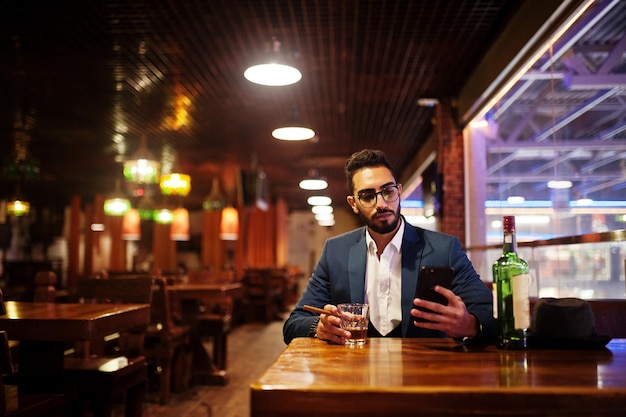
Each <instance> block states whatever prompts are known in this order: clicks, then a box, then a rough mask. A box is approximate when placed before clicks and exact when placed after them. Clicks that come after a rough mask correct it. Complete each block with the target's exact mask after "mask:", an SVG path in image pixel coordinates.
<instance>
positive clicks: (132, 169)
mask: <svg viewBox="0 0 626 417" xmlns="http://www.w3.org/2000/svg"><path fill="white" fill-rule="evenodd" d="M160 168H161V163H160V162H159V161H158V160H157V159H156V158H155V157H154V155H153V154H152V153H151V152H150V150H149V149H148V146H147V139H146V136H145V135H143V136H141V142H140V144H139V149H137V151H136V152H135V153H134V154H133V155H132V157H131V158H130V159H128V160H126V161H124V178H126V180H127V181H130V182H134V183H137V184H155V183H157V182H158V180H159V170H160Z"/></svg>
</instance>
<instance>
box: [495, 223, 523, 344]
mask: <svg viewBox="0 0 626 417" xmlns="http://www.w3.org/2000/svg"><path fill="white" fill-rule="evenodd" d="M502 229H503V232H504V241H503V245H502V257H500V259H498V260H497V261H496V262H495V263H494V264H493V282H494V285H495V294H494V315H495V318H496V339H497V340H496V343H497V345H498V348H500V349H525V348H526V346H527V342H528V333H529V328H530V305H529V301H528V288H529V285H530V275H529V274H528V263H526V261H524V260H523V259H521V258H520V257H519V256H518V255H517V240H516V238H515V216H504V217H503V218H502Z"/></svg>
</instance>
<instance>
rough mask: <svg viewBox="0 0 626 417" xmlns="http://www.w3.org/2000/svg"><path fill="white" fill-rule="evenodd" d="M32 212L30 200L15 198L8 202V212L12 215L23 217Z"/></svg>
mask: <svg viewBox="0 0 626 417" xmlns="http://www.w3.org/2000/svg"><path fill="white" fill-rule="evenodd" d="M28 213H30V203H29V202H28V201H24V200H19V199H15V200H13V201H9V202H8V203H7V214H8V215H10V216H15V217H21V216H27V215H28Z"/></svg>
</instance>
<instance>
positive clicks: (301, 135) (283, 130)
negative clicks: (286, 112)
mask: <svg viewBox="0 0 626 417" xmlns="http://www.w3.org/2000/svg"><path fill="white" fill-rule="evenodd" d="M272 136H273V137H274V138H275V139H279V140H289V141H299V140H309V139H312V138H314V137H315V131H314V130H313V129H311V128H309V127H306V126H304V125H303V124H302V122H301V121H300V112H299V111H298V109H293V111H292V114H291V117H290V118H289V120H288V121H287V123H286V124H285V126H282V127H278V128H276V129H274V130H273V131H272Z"/></svg>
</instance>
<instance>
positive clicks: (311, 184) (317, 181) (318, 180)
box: [298, 169, 328, 190]
mask: <svg viewBox="0 0 626 417" xmlns="http://www.w3.org/2000/svg"><path fill="white" fill-rule="evenodd" d="M298 185H299V186H300V188H301V189H303V190H325V189H326V188H328V181H326V179H325V178H324V177H321V176H320V175H319V173H318V172H317V170H316V169H310V170H309V175H308V177H306V178H305V179H303V180H302V181H300V183H299V184H298Z"/></svg>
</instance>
